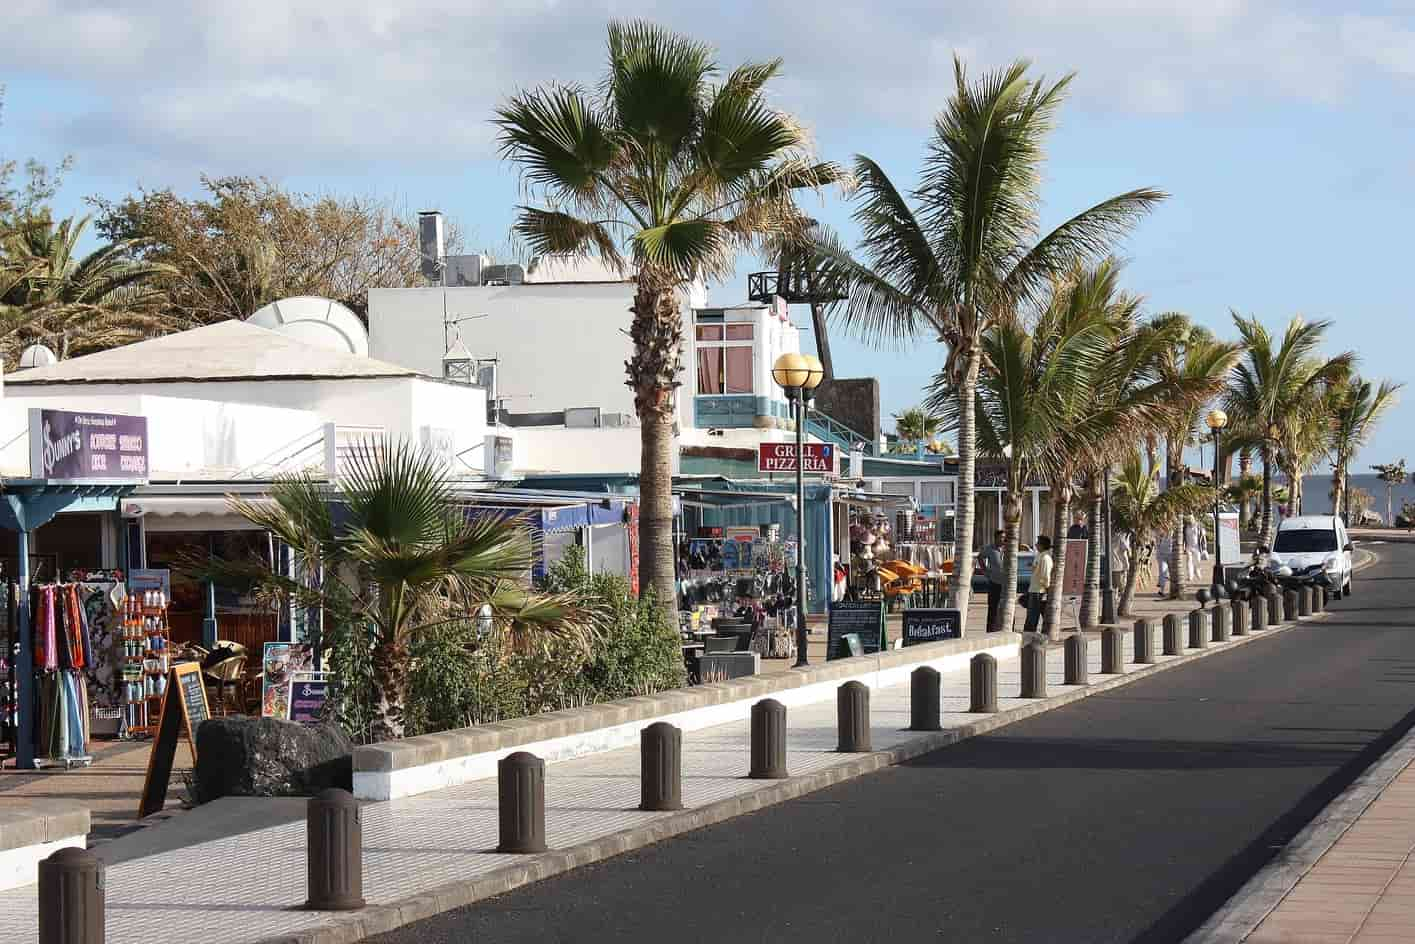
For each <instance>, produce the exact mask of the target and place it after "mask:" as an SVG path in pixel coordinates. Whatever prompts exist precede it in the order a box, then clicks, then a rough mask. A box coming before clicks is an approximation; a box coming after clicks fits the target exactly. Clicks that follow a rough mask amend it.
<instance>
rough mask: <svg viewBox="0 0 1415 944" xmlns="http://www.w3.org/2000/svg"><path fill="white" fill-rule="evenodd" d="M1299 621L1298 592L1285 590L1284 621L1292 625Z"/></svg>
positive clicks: (1283, 595) (1283, 599)
mask: <svg viewBox="0 0 1415 944" xmlns="http://www.w3.org/2000/svg"><path fill="white" fill-rule="evenodd" d="M1296 620H1297V591H1296V590H1284V591H1283V594H1282V621H1283V622H1284V623H1292V622H1295V621H1296Z"/></svg>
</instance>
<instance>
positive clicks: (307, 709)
mask: <svg viewBox="0 0 1415 944" xmlns="http://www.w3.org/2000/svg"><path fill="white" fill-rule="evenodd" d="M328 697H329V683H328V682H291V683H290V720H291V721H298V722H300V723H301V724H318V723H319V722H321V721H323V720H324V703H325V701H326V700H327V699H328Z"/></svg>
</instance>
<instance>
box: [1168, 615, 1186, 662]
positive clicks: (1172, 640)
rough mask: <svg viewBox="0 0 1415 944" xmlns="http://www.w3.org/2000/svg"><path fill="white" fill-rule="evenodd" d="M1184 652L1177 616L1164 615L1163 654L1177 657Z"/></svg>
mask: <svg viewBox="0 0 1415 944" xmlns="http://www.w3.org/2000/svg"><path fill="white" fill-rule="evenodd" d="M1183 651H1184V642H1183V637H1181V636H1180V629H1179V614H1178V613H1166V614H1165V615H1164V654H1165V655H1167V656H1177V655H1179V653H1181V652H1183Z"/></svg>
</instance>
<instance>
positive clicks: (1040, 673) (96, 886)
mask: <svg viewBox="0 0 1415 944" xmlns="http://www.w3.org/2000/svg"><path fill="white" fill-rule="evenodd" d="M1329 593H1330V591H1328V590H1326V589H1320V590H1319V589H1317V588H1312V587H1304V588H1302V589H1301V590H1288V591H1286V592H1285V593H1283V594H1281V595H1279V594H1276V593H1274V594H1270V595H1268V596H1266V597H1253V598H1252V599H1251V600H1249V601H1248V602H1247V603H1246V604H1245V603H1244V602H1242V601H1239V600H1233V601H1231V602H1230V603H1229V605H1228V606H1226V607H1225V606H1223V605H1218V606H1216V607H1215V608H1214V609H1213V610H1212V611H1209V610H1204V609H1200V610H1194V611H1193V612H1191V613H1190V614H1189V620H1188V638H1187V642H1188V648H1190V649H1203V648H1206V647H1207V646H1208V644H1209V643H1210V642H1226V641H1227V640H1228V639H1229V637H1230V633H1231V634H1232V635H1233V636H1247V635H1248V634H1249V633H1256V632H1262V631H1263V630H1265V629H1267V628H1268V627H1269V626H1276V625H1278V624H1279V623H1281V622H1283V621H1284V620H1286V621H1292V620H1296V619H1302V618H1306V617H1310V616H1312V615H1314V614H1318V613H1322V612H1324V611H1325V610H1326V607H1327V603H1328V601H1329V599H1330V596H1329ZM1133 633H1134V636H1133V640H1134V646H1133V648H1134V661H1135V663H1136V664H1138V665H1149V664H1152V663H1154V661H1155V626H1154V624H1153V623H1152V622H1151V621H1150V620H1148V619H1140V620H1136V621H1135V624H1134V628H1133ZM1185 642H1186V640H1185V638H1184V636H1183V626H1182V625H1181V622H1180V618H1179V617H1178V616H1177V615H1175V614H1173V613H1171V614H1168V615H1167V616H1165V617H1164V621H1163V624H1162V646H1163V653H1164V655H1167V656H1175V655H1179V654H1180V653H1181V652H1182V651H1183V648H1184V643H1185ZM1123 643H1124V635H1123V632H1122V630H1121V629H1119V628H1118V627H1113V626H1112V627H1106V628H1104V629H1103V630H1102V631H1101V673H1102V674H1104V675H1117V674H1120V673H1123V672H1124V671H1125V667H1124V665H1123V658H1124V657H1123V648H1124V646H1123ZM1087 645H1088V643H1087V640H1086V637H1085V635H1084V634H1081V633H1076V634H1074V635H1071V636H1068V637H1067V639H1066V642H1065V665H1066V673H1065V683H1066V684H1067V685H1086V684H1088V682H1089V668H1088V663H1087ZM1021 666H1022V681H1021V697H1023V698H1045V697H1046V694H1047V676H1046V646H1045V645H1044V644H1043V643H1042V642H1040V641H1038V640H1033V641H1030V642H1028V643H1026V644H1024V645H1023V646H1022V650H1021ZM909 693H910V697H909V702H910V705H909V729H910V730H911V731H940V730H942V728H943V724H942V711H943V700H942V680H941V677H940V675H939V673H938V671H937V670H936V669H933V668H931V667H929V666H921V667H919V668H917V669H915V670H914V671H913V673H912V674H911V675H910V679H909ZM968 710H969V711H970V712H974V713H991V712H996V711H997V710H998V684H997V660H996V659H995V658H993V657H992V656H991V655H989V654H988V653H979V654H978V655H976V656H974V657H973V658H972V660H971V662H970V663H969V699H968ZM836 715H837V742H836V749H837V750H838V751H840V752H841V753H868V752H869V751H871V750H872V746H871V742H870V689H869V687H868V686H866V685H864V684H862V683H860V682H856V681H851V682H846V683H845V684H843V685H841V686H840V687H839V689H838V690H837V692H836ZM639 754H640V795H639V809H641V810H647V811H667V810H681V809H683V786H682V783H683V775H682V767H683V732H682V730H681V729H679V728H677V727H674V726H673V725H671V724H668V723H667V722H664V721H658V722H655V723H653V724H650V725H649V726H647V727H646V728H644V729H643V731H642V732H640V736H639ZM747 776H748V777H750V778H753V779H757V780H779V779H783V778H785V777H787V776H788V773H787V768H786V706H785V705H783V704H781V702H779V701H777V700H775V699H773V698H764V699H762V700H761V701H759V702H757V703H756V704H754V705H753V706H752V710H751V749H750V767H749V770H748V773H747ZM496 781H497V807H498V829H499V842H498V844H497V847H496V850H497V852H502V853H510V854H530V853H537V852H544V851H545V850H546V849H547V848H548V846H547V844H546V838H545V761H544V760H542V759H541V758H539V757H537V756H535V755H534V754H530V753H528V752H526V751H516V752H514V753H512V754H508V755H507V756H506V757H503V758H502V759H501V760H500V761H499V762H498V763H497V776H496ZM305 830H306V843H307V862H306V865H307V875H306V879H307V889H308V899H307V901H306V903H305V907H306V908H309V909H311V910H319V911H349V910H356V909H359V908H362V907H364V896H363V825H362V820H361V817H360V810H359V804H358V802H357V801H356V800H355V799H354V797H353V795H352V794H350V793H349V792H347V791H345V790H325V791H324V792H322V793H320V794H319V795H318V796H316V797H314V798H312V799H311V800H310V802H309V806H308V808H307V811H306V821H305ZM38 892H39V944H102V942H103V940H104V933H105V927H104V868H103V865H102V863H101V862H100V861H99V860H98V859H97V858H96V857H95V856H94V855H93V854H92V853H90V852H87V851H85V850H83V849H60V850H59V851H57V852H55V853H53V854H52V855H50V856H49V857H48V858H47V859H45V860H44V861H42V862H41V863H40V864H39V888H38Z"/></svg>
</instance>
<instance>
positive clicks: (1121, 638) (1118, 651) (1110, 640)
mask: <svg viewBox="0 0 1415 944" xmlns="http://www.w3.org/2000/svg"><path fill="white" fill-rule="evenodd" d="M1124 672H1125V634H1124V632H1123V631H1122V630H1121V628H1120V627H1119V626H1107V627H1105V628H1104V629H1102V630H1101V674H1102V675H1121V674H1124Z"/></svg>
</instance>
